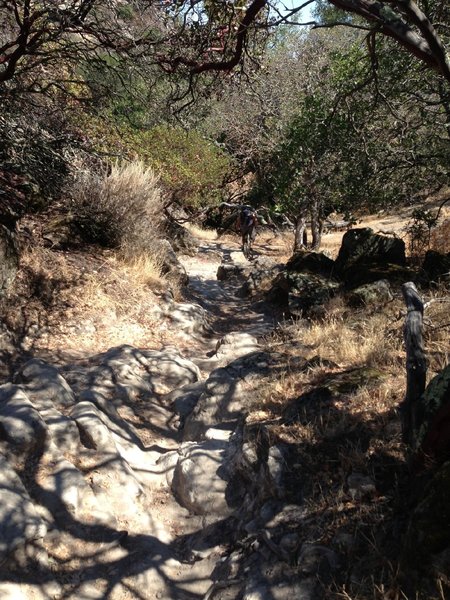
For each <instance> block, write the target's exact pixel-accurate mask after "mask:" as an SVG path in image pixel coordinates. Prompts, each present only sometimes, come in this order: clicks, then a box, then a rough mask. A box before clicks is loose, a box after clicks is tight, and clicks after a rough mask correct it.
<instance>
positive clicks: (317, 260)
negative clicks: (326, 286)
mask: <svg viewBox="0 0 450 600" xmlns="http://www.w3.org/2000/svg"><path fill="white" fill-rule="evenodd" d="M286 270H287V271H288V272H295V273H311V274H313V275H322V276H323V277H331V275H332V274H333V270H334V260H332V259H331V258H328V256H326V255H325V254H323V253H322V252H308V251H304V252H297V253H295V254H294V255H293V256H292V258H290V259H289V260H288V262H287V263H286Z"/></svg>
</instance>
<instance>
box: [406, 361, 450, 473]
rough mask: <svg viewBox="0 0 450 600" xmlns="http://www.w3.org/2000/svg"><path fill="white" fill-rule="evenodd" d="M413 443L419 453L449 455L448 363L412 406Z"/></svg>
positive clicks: (442, 457) (440, 458) (439, 458)
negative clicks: (414, 405) (413, 412)
mask: <svg viewBox="0 0 450 600" xmlns="http://www.w3.org/2000/svg"><path fill="white" fill-rule="evenodd" d="M414 410H415V414H414V419H413V423H414V424H415V430H414V432H413V435H414V438H413V439H414V441H413V446H414V448H415V450H416V451H417V452H418V453H419V454H420V455H422V456H428V457H430V456H431V457H433V459H434V460H437V461H439V462H443V461H444V460H448V458H450V365H447V366H446V367H445V369H444V370H443V371H441V373H439V374H438V375H436V377H434V378H433V379H432V380H431V381H430V383H429V384H428V386H427V389H426V390H425V393H424V395H423V397H422V398H421V400H420V401H419V402H418V403H417V405H416V407H415V409H414Z"/></svg>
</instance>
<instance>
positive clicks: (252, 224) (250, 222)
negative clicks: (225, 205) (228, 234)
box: [236, 206, 258, 258]
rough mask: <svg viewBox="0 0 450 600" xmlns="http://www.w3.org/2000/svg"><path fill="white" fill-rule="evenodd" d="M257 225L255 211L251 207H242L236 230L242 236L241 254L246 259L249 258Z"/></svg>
mask: <svg viewBox="0 0 450 600" xmlns="http://www.w3.org/2000/svg"><path fill="white" fill-rule="evenodd" d="M257 223H258V218H257V215H256V212H255V210H254V209H253V208H252V207H251V206H243V207H242V209H241V212H240V213H239V216H238V219H237V222H236V229H237V230H238V231H239V232H240V234H241V236H242V252H243V253H244V256H245V257H246V258H250V256H251V251H252V243H253V241H254V239H255V237H256V225H257Z"/></svg>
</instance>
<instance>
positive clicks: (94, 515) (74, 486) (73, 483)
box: [41, 457, 115, 526]
mask: <svg viewBox="0 0 450 600" xmlns="http://www.w3.org/2000/svg"><path fill="white" fill-rule="evenodd" d="M47 470H48V472H47V474H46V476H45V478H44V479H43V480H42V482H41V487H42V490H41V495H42V502H43V504H45V506H46V507H47V508H49V509H50V510H51V511H52V513H53V514H54V515H59V517H60V518H65V513H66V511H67V513H69V514H70V515H71V516H72V517H73V518H74V519H77V520H79V521H87V522H89V523H91V524H92V523H93V522H97V523H106V524H108V525H110V526H113V525H115V519H114V517H113V515H112V514H111V513H110V511H109V505H104V506H100V504H99V503H98V501H97V498H96V496H95V494H94V492H93V490H92V488H91V487H90V485H89V484H88V482H87V481H86V480H85V478H84V477H83V474H82V473H81V472H80V471H79V470H78V469H77V468H76V467H75V466H74V465H73V464H72V463H71V462H69V461H68V460H66V459H65V458H62V457H61V458H59V459H58V460H56V461H54V462H53V463H52V464H51V465H49V468H48V469H47Z"/></svg>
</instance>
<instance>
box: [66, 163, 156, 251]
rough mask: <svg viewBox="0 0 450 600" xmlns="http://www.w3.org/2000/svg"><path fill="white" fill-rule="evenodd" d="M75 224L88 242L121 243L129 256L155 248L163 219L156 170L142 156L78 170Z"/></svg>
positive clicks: (118, 245)
mask: <svg viewBox="0 0 450 600" xmlns="http://www.w3.org/2000/svg"><path fill="white" fill-rule="evenodd" d="M68 193H70V197H71V198H72V212H73V224H74V225H75V226H76V228H77V229H78V232H79V233H81V235H82V236H83V237H84V239H85V240H87V241H88V242H94V243H99V244H101V245H103V246H106V247H109V248H120V249H121V251H122V252H123V253H125V254H127V255H128V256H138V255H140V254H143V253H148V252H154V251H155V248H156V249H157V248H158V239H159V230H160V227H161V223H162V218H163V211H162V202H163V198H162V191H161V188H160V186H159V179H158V177H157V175H156V174H155V173H154V172H153V171H152V170H151V169H150V168H148V167H146V166H145V165H144V164H143V163H142V162H139V161H135V162H133V163H125V164H119V163H118V164H115V165H113V166H112V167H111V168H110V170H105V172H103V173H96V172H93V171H92V170H89V169H80V170H78V171H77V172H76V175H75V176H74V178H73V181H72V182H71V184H70V188H69V189H68Z"/></svg>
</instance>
